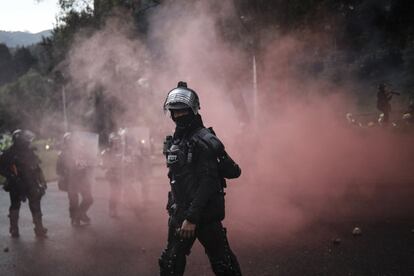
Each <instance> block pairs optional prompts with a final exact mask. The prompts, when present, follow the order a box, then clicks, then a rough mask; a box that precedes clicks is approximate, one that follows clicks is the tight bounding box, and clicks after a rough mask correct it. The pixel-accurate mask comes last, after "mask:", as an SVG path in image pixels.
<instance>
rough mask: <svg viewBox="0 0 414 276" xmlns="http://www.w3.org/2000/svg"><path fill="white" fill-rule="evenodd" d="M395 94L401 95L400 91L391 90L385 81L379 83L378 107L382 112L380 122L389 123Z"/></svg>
mask: <svg viewBox="0 0 414 276" xmlns="http://www.w3.org/2000/svg"><path fill="white" fill-rule="evenodd" d="M393 95H399V93H398V92H394V91H390V90H389V89H388V88H387V85H386V84H385V83H381V84H380V85H378V92H377V108H378V110H379V111H381V112H382V114H380V118H379V119H378V121H379V123H388V121H389V118H390V112H391V99H392V96H393Z"/></svg>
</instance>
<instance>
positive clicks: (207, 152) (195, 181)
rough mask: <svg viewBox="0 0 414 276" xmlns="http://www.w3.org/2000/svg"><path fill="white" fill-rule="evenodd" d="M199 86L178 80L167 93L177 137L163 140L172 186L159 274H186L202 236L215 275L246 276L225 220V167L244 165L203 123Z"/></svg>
mask: <svg viewBox="0 0 414 276" xmlns="http://www.w3.org/2000/svg"><path fill="white" fill-rule="evenodd" d="M199 109H200V103H199V99H198V95H197V94H196V92H195V91H193V90H192V89H190V88H188V87H187V84H186V83H185V82H179V83H178V86H177V88H175V89H173V90H171V91H170V92H169V93H168V96H167V99H166V101H165V103H164V110H165V111H169V112H170V113H171V118H172V120H173V121H174V122H175V124H176V129H175V132H174V135H173V136H167V138H166V141H165V142H164V154H165V156H166V160H167V167H168V169H169V172H168V177H169V179H170V185H171V191H170V192H169V194H168V204H167V210H168V213H169V216H170V217H169V222H168V225H169V227H168V242H167V247H166V249H165V250H164V252H163V253H162V255H161V257H160V259H159V265H160V275H161V276H165V275H175V276H178V275H183V274H184V270H185V264H186V256H187V255H189V254H190V250H191V247H192V246H193V243H194V241H195V239H196V238H197V239H198V240H199V241H200V243H201V244H202V245H203V246H204V248H205V251H206V254H207V256H208V258H209V260H210V264H211V266H212V269H213V271H214V273H215V274H216V275H220V276H225V275H226V276H232V275H241V271H240V267H239V264H238V261H237V258H236V256H235V255H234V254H233V252H232V251H231V249H230V245H229V242H228V240H227V234H226V229H225V228H224V227H223V225H222V223H221V221H222V220H223V219H224V191H223V189H224V187H225V180H224V178H223V173H222V171H221V170H222V168H223V166H222V165H220V162H221V161H223V162H222V164H226V166H225V167H227V169H229V170H230V174H232V175H231V177H229V178H236V177H238V176H239V175H240V173H241V171H240V168H239V166H238V165H237V164H236V163H234V161H233V160H232V159H231V158H230V157H229V156H228V155H227V154H226V152H225V150H224V146H223V144H222V143H221V142H220V140H219V139H218V138H217V137H216V136H215V134H214V132H213V130H212V129H211V128H210V129H207V128H205V127H204V125H203V122H202V119H201V116H200V114H198V110H199Z"/></svg>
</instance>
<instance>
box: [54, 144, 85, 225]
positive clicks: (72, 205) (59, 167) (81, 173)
mask: <svg viewBox="0 0 414 276" xmlns="http://www.w3.org/2000/svg"><path fill="white" fill-rule="evenodd" d="M56 172H57V174H58V175H59V177H60V179H59V182H60V183H61V184H59V185H60V188H61V189H62V190H65V191H67V192H68V199H69V215H70V218H71V222H72V225H75V226H76V225H79V224H80V221H83V222H85V223H89V221H90V219H89V217H88V216H87V214H86V212H87V211H88V210H89V208H90V207H91V205H92V203H93V197H92V191H91V183H90V168H89V167H87V166H86V165H84V164H80V163H79V162H77V160H76V159H75V158H74V156H73V155H72V152H71V151H70V148H69V147H68V148H64V149H63V151H62V152H61V153H60V155H59V157H58V160H57V164H56ZM79 195H81V196H82V201H81V202H79Z"/></svg>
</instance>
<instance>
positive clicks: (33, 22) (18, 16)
mask: <svg viewBox="0 0 414 276" xmlns="http://www.w3.org/2000/svg"><path fill="white" fill-rule="evenodd" d="M58 12H59V7H58V0H42V1H40V2H38V1H36V0H0V30H2V31H28V32H31V33H37V32H41V31H44V30H49V29H52V28H53V24H55V23H56V19H55V18H56V15H57V14H58Z"/></svg>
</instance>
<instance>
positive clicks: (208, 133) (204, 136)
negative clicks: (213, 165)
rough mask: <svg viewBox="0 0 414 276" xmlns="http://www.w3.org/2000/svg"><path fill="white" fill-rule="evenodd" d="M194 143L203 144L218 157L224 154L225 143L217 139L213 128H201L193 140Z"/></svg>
mask: <svg viewBox="0 0 414 276" xmlns="http://www.w3.org/2000/svg"><path fill="white" fill-rule="evenodd" d="M191 140H192V141H194V142H198V141H200V142H202V143H203V144H204V145H206V146H207V147H208V148H210V149H211V150H213V151H214V152H215V154H216V155H217V156H219V155H220V154H222V153H223V152H224V145H223V143H222V142H221V141H220V140H219V139H218V138H217V136H216V135H215V133H214V131H213V129H212V128H201V129H199V130H197V131H196V132H195V133H194V134H193V135H192V138H191Z"/></svg>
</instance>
